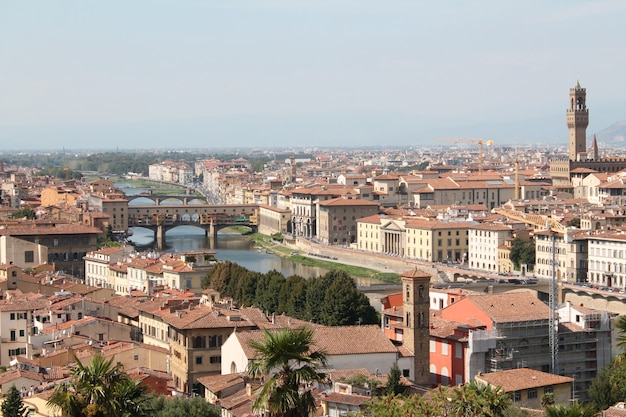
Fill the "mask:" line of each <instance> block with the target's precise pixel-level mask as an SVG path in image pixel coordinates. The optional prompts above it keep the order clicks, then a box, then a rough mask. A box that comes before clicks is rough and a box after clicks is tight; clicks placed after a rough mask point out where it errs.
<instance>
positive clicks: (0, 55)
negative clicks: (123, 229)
mask: <svg viewBox="0 0 626 417" xmlns="http://www.w3.org/2000/svg"><path fill="white" fill-rule="evenodd" d="M624 22H626V1H623V0H614V1H577V0H568V1H560V0H550V1H545V0H540V1H524V2H511V1H502V0H493V1H467V0H465V1H460V0H459V1H454V0H446V1H432V0H431V1H417V0H397V1H394V0H378V1H368V0H354V1H352V0H345V1H342V0H311V1H298V0H284V1H278V0H277V1H265V0H249V1H243V0H241V1H240V0H224V1H212V0H97V1H89V0H75V1H74V0H54V1H51V0H41V1H30V0H2V1H0V151H1V150H3V149H4V150H7V149H26V148H28V149H36V148H46V149H59V148H61V147H66V148H70V149H71V148H115V147H119V148H190V147H203V148H212V147H235V146H241V147H249V146H298V147H299V146H306V145H314V146H328V145H334V146H339V145H354V146H359V145H376V144H380V145H383V146H384V145H410V144H415V145H421V144H424V143H429V141H431V140H432V139H434V138H441V137H483V138H490V139H494V140H495V142H496V143H503V144H504V143H530V142H542V141H545V140H552V141H557V140H558V141H562V142H563V143H565V142H566V140H567V129H566V127H565V110H566V107H567V103H568V94H569V88H570V87H573V86H574V85H575V83H576V80H577V79H580V83H581V85H582V86H583V87H586V88H587V103H588V106H589V108H590V126H589V131H588V132H589V133H593V132H594V131H598V130H601V129H604V128H606V127H608V126H609V125H611V124H613V123H615V122H617V121H619V120H623V119H626V77H625V76H624V74H626V30H625V29H624Z"/></svg>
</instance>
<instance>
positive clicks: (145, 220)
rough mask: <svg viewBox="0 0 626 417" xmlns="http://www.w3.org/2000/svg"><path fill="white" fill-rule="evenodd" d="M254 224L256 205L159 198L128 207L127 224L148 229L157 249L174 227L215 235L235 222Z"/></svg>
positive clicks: (254, 225)
mask: <svg viewBox="0 0 626 417" xmlns="http://www.w3.org/2000/svg"><path fill="white" fill-rule="evenodd" d="M257 224H258V206H257V205H256V204H241V205H230V204H229V205H210V204H163V201H159V202H158V203H157V204H155V205H149V206H143V205H142V206H140V205H129V206H128V227H145V228H147V229H152V230H153V231H154V234H155V240H156V242H157V247H158V248H159V249H160V248H163V247H164V245H165V234H166V232H167V231H168V230H170V229H173V228H175V227H178V226H185V225H191V226H196V227H201V228H203V229H205V231H206V233H207V234H208V235H209V236H213V237H215V236H216V235H217V231H218V230H220V229H222V228H224V227H228V226H235V225H239V226H248V227H250V228H253V229H256V227H257Z"/></svg>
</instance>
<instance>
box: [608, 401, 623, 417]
mask: <svg viewBox="0 0 626 417" xmlns="http://www.w3.org/2000/svg"><path fill="white" fill-rule="evenodd" d="M602 417H626V404H624V403H623V402H619V403H617V404H615V405H614V406H612V407H609V408H607V409H606V410H604V411H603V412H602Z"/></svg>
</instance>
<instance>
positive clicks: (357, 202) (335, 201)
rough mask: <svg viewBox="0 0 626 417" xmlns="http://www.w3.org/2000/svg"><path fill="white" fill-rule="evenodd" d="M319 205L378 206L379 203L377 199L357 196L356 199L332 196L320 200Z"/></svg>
mask: <svg viewBox="0 0 626 417" xmlns="http://www.w3.org/2000/svg"><path fill="white" fill-rule="evenodd" d="M319 205H320V206H322V207H326V206H332V207H343V206H378V205H379V204H378V203H377V202H375V201H370V200H363V199H360V198H356V199H347V198H332V199H330V200H326V201H322V202H320V203H319Z"/></svg>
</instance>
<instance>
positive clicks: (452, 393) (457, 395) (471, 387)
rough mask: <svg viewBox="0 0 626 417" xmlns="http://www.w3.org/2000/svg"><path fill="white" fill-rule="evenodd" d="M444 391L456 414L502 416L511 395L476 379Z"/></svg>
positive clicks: (508, 405) (469, 416)
mask: <svg viewBox="0 0 626 417" xmlns="http://www.w3.org/2000/svg"><path fill="white" fill-rule="evenodd" d="M446 392H447V393H445V394H444V395H445V397H446V399H448V401H449V403H450V404H449V407H450V408H451V410H452V411H453V413H454V414H455V415H457V416H467V417H472V416H490V417H499V416H503V415H504V412H505V411H506V410H507V409H508V408H509V407H510V406H511V397H510V396H509V395H508V394H506V393H505V392H504V391H503V390H502V389H500V388H498V387H493V386H491V385H488V384H481V383H479V382H476V381H471V382H468V383H467V384H464V385H461V386H456V387H454V388H449V389H448V390H447V391H446Z"/></svg>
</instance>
